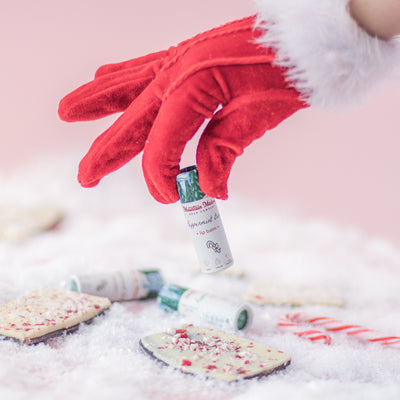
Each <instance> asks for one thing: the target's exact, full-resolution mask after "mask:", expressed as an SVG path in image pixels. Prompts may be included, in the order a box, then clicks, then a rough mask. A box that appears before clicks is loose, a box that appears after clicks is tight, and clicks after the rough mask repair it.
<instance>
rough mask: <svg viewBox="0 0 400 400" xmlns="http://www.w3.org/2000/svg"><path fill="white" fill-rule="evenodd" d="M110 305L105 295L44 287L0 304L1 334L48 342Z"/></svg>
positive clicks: (19, 338) (20, 339)
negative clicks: (99, 295)
mask: <svg viewBox="0 0 400 400" xmlns="http://www.w3.org/2000/svg"><path fill="white" fill-rule="evenodd" d="M110 306H111V302H110V300H109V299H107V298H105V297H98V296H91V295H87V294H83V293H75V292H70V291H66V290H57V289H51V288H47V287H40V288H37V289H35V290H32V291H31V292H29V293H27V294H24V295H22V296H19V297H17V298H15V299H14V300H12V301H11V302H9V303H7V304H5V305H3V306H0V335H1V336H2V337H3V339H13V340H17V341H19V342H20V343H24V344H34V343H38V342H44V341H46V340H47V339H49V338H51V337H55V336H59V335H62V334H63V333H65V332H67V333H68V332H72V331H75V330H77V329H78V327H79V324H80V323H81V322H90V321H91V320H92V319H93V318H94V317H96V316H98V315H99V314H101V313H102V312H103V311H104V310H106V309H108V308H109V307H110ZM1 336H0V337H1Z"/></svg>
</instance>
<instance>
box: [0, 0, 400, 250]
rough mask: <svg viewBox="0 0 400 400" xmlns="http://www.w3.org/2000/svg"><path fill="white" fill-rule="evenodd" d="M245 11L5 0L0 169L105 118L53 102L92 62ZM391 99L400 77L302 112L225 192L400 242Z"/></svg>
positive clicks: (398, 99)
mask: <svg viewBox="0 0 400 400" xmlns="http://www.w3.org/2000/svg"><path fill="white" fill-rule="evenodd" d="M253 12H254V8H253V5H252V2H251V0H241V1H232V0H219V1H215V0H202V1H190V0H189V1H188V0H186V1H185V0H170V1H167V2H164V1H159V0H147V1H146V2H139V1H136V0H115V1H113V2H110V1H105V0H69V1H62V2H61V1H57V0H36V1H34V2H30V1H26V0H25V1H21V0H20V1H18V0H16V1H14V2H7V3H6V4H5V5H3V7H2V12H1V15H0V46H1V64H0V69H1V74H0V90H1V94H0V109H1V117H2V129H1V130H0V141H1V146H0V167H1V169H2V170H7V169H10V168H15V167H17V166H21V165H23V164H24V163H26V162H27V160H35V159H37V158H40V157H43V156H45V155H46V154H48V153H50V152H52V153H55V152H62V151H64V150H65V149H69V148H74V149H76V148H81V149H82V155H83V154H84V152H85V151H86V149H87V148H88V146H89V145H90V143H91V142H92V140H93V139H94V138H95V137H96V136H97V134H99V133H100V132H102V131H103V130H104V129H106V127H107V126H108V125H109V124H110V123H111V122H112V119H110V118H108V119H105V120H102V121H96V122H91V123H81V124H74V125H71V124H66V123H63V122H61V121H59V120H58V117H57V107H58V101H59V99H60V98H61V97H62V96H63V95H65V94H66V93H68V92H69V91H70V90H72V89H74V88H75V87H77V86H78V85H80V84H82V83H84V82H86V81H88V80H90V79H91V77H92V75H93V73H94V71H95V70H96V68H97V67H98V66H99V65H102V64H105V63H109V62H117V61H121V60H124V59H129V58H133V57H136V56H140V55H143V54H146V53H148V52H152V51H157V50H160V49H164V48H168V47H169V46H170V45H173V44H176V43H178V42H179V41H181V40H184V39H186V38H188V37H190V36H193V35H195V34H196V33H198V32H201V31H204V30H206V29H210V28H212V27H214V26H216V25H219V24H222V23H224V22H227V21H229V20H232V19H236V18H240V17H244V16H247V15H250V14H252V13H253ZM399 105H400V84H399V82H387V84H386V85H385V87H383V88H382V90H381V91H379V92H378V93H374V94H373V95H372V96H371V97H370V99H368V101H367V102H366V103H365V104H363V105H362V106H360V107H358V108H356V109H353V110H348V111H347V112H346V113H343V114H340V115H336V114H330V113H325V112H322V111H320V110H311V109H310V110H305V111H302V112H299V113H298V114H296V115H295V116H293V117H292V118H291V119H289V120H287V121H285V122H284V123H283V124H282V125H280V126H279V127H278V128H276V129H275V130H274V131H272V132H270V133H268V134H266V135H265V136H264V137H263V138H262V139H260V140H258V141H257V142H256V143H254V144H253V145H252V146H250V148H248V150H247V151H246V152H245V154H244V155H243V156H242V157H241V158H240V159H239V160H238V162H237V163H236V165H235V166H234V169H233V171H232V176H231V181H230V188H231V191H232V192H234V193H243V194H246V195H248V196H250V197H251V198H255V199H259V200H262V201H263V202H264V203H265V205H266V206H267V207H268V208H273V207H277V208H280V209H291V210H293V212H294V213H295V214H297V215H300V216H302V217H313V218H324V219H327V220H330V221H333V222H335V223H337V224H340V225H343V226H354V227H358V228H360V229H361V230H363V231H364V232H366V233H368V234H371V235H377V236H384V237H387V238H389V239H392V240H394V241H397V242H398V243H400V213H399V204H400V189H399V184H398V183H399V176H400V158H399V156H398V153H399V149H400V138H399V125H400V109H399ZM193 147H194V146H193V145H192V146H191V147H190V148H189V153H190V151H193ZM185 157H188V156H186V155H185ZM189 157H190V156H189ZM0 201H1V193H0Z"/></svg>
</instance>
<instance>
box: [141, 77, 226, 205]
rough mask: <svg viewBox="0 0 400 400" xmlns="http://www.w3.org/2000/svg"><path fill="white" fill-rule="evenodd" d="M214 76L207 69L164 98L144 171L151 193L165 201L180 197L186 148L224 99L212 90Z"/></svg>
mask: <svg viewBox="0 0 400 400" xmlns="http://www.w3.org/2000/svg"><path fill="white" fill-rule="evenodd" d="M210 79H212V77H211V75H210V74H209V73H208V72H204V71H203V72H202V73H199V74H198V75H197V76H196V78H194V79H192V80H190V79H189V80H188V81H186V84H183V85H182V86H180V87H179V88H178V89H176V90H175V91H174V93H173V94H172V95H170V96H169V97H168V98H167V99H166V100H164V102H163V104H162V106H161V108H160V111H159V114H158V115H157V118H156V120H155V122H154V125H153V127H152V129H151V132H150V135H149V137H148V140H147V142H146V145H145V149H144V153H143V160H142V162H143V173H144V177H145V179H146V183H147V186H148V189H149V191H150V193H151V195H152V196H153V197H154V198H155V199H156V200H157V201H159V202H161V203H173V202H175V201H177V200H178V199H179V196H178V191H177V188H176V182H175V179H176V175H177V174H178V173H179V162H180V159H181V155H182V152H183V150H184V147H185V145H186V143H187V142H188V141H189V140H190V139H191V138H192V137H193V135H194V134H195V133H196V131H197V130H198V128H199V127H200V126H201V124H202V123H203V121H204V120H205V119H206V118H211V117H212V115H213V113H214V111H215V109H216V108H217V107H218V105H219V104H220V102H221V99H220V96H219V95H220V94H219V93H218V90H217V91H216V92H215V93H212V90H211V89H210V87H211V85H210V83H209V82H207V80H210ZM203 84H204V85H205V87H207V88H208V91H205V90H204V88H203V86H202V85H203Z"/></svg>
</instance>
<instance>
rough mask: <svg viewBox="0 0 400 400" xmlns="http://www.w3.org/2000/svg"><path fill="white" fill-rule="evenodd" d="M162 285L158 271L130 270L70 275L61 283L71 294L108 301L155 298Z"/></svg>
mask: <svg viewBox="0 0 400 400" xmlns="http://www.w3.org/2000/svg"><path fill="white" fill-rule="evenodd" d="M163 284H164V281H163V278H162V276H161V274H160V271H158V270H155V269H152V270H135V269H131V270H127V271H114V272H104V273H100V274H92V275H72V276H70V277H69V278H68V279H67V280H65V281H64V282H63V283H62V287H63V288H64V289H66V290H71V291H73V292H82V293H86V294H91V295H95V296H101V297H107V298H109V299H110V301H124V300H144V299H149V298H152V297H157V294H158V291H159V290H160V289H161V287H162V286H163Z"/></svg>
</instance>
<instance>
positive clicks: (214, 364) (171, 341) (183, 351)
mask: <svg viewBox="0 0 400 400" xmlns="http://www.w3.org/2000/svg"><path fill="white" fill-rule="evenodd" d="M140 343H141V346H142V347H143V348H144V349H145V350H146V351H147V352H148V353H149V354H151V355H152V356H153V357H154V358H156V359H157V360H160V361H162V362H163V363H165V364H167V365H170V366H172V367H174V368H176V369H179V370H181V371H182V372H185V373H190V374H201V375H205V376H208V377H212V378H216V379H220V380H224V381H227V382H233V381H237V380H241V379H248V378H252V377H256V376H262V375H268V374H270V373H272V372H274V371H275V370H278V369H282V368H284V367H286V366H287V365H288V364H289V363H290V356H289V355H288V354H285V353H284V352H282V351H279V350H275V349H271V348H269V347H267V346H264V345H262V344H259V343H255V342H252V341H250V340H247V339H243V338H241V337H238V336H235V335H232V334H230V333H226V332H222V331H218V330H214V329H210V328H204V327H195V326H191V325H188V326H186V327H185V328H183V329H170V330H168V331H167V332H161V333H156V334H153V335H150V336H146V337H144V338H142V339H141V341H140Z"/></svg>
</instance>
